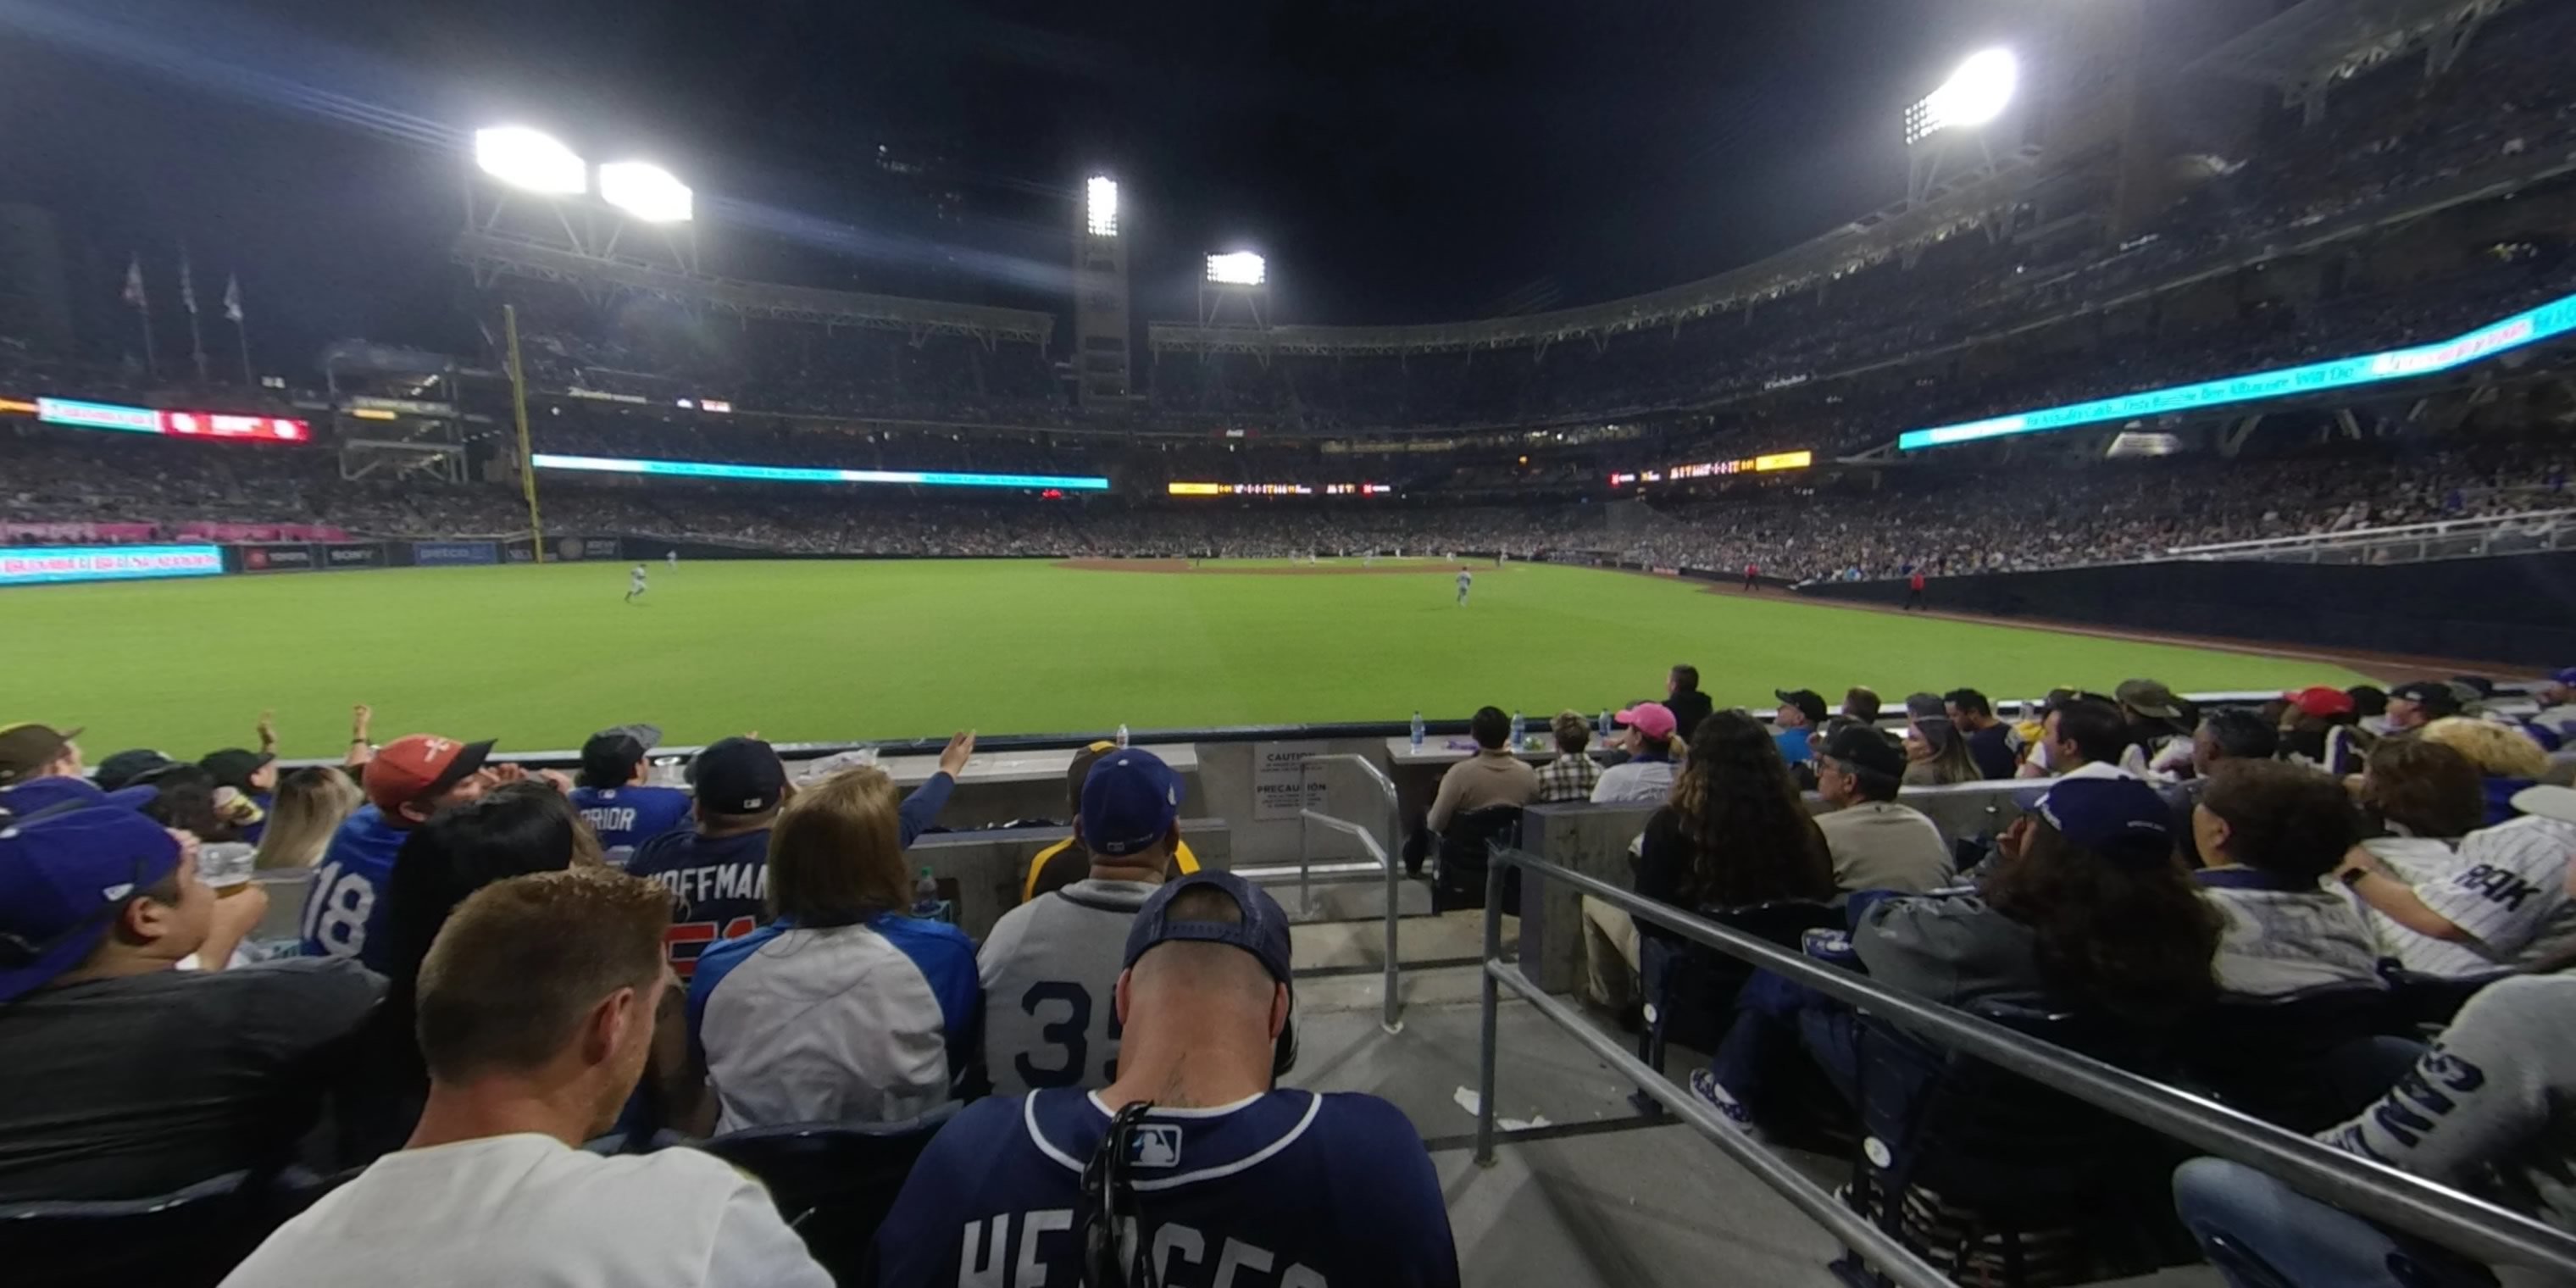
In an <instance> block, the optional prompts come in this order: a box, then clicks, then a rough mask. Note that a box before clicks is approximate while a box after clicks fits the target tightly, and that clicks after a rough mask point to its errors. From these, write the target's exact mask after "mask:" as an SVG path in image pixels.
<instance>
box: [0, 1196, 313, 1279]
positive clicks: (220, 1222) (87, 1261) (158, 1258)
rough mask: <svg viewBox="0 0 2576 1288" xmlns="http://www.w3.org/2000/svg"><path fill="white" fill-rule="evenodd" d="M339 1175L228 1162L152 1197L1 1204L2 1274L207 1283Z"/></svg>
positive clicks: (220, 1276)
mask: <svg viewBox="0 0 2576 1288" xmlns="http://www.w3.org/2000/svg"><path fill="white" fill-rule="evenodd" d="M342 1179H344V1178H343V1177H336V1176H335V1177H331V1178H328V1179H319V1178H316V1177H314V1176H312V1175H311V1174H309V1173H306V1172H303V1171H301V1170H297V1169H290V1170H288V1171H287V1172H285V1173H277V1174H267V1175H262V1174H260V1173H254V1172H248V1171H242V1172H227V1173H225V1174H224V1175H222V1176H217V1177H214V1178H212V1179H209V1180H204V1181H199V1182H198V1183H196V1184H194V1185H191V1186H188V1187H187V1188H185V1189H182V1190H176V1191H173V1192H171V1193H168V1194H162V1195H157V1196H154V1197H152V1198H141V1199H109V1200H77V1201H61V1202H33V1203H11V1204H0V1267H6V1268H7V1269H6V1272H5V1274H0V1279H5V1281H6V1282H8V1283H11V1284H31V1285H33V1284H42V1285H46V1288H89V1286H90V1285H96V1286H97V1288H138V1286H140V1285H150V1286H151V1288H197V1286H199V1285H212V1284H214V1283H217V1282H218V1281H220V1280H222V1279H223V1277H224V1276H225V1275H227V1274H230V1273H231V1272H232V1269H233V1267H234V1266H237V1265H239V1264H241V1261H242V1259H243V1258H245V1257H247V1256H249V1255H250V1253H251V1249H253V1248H256V1247H258V1246H259V1244H260V1240H262V1239H265V1238H267V1237H268V1234H269V1232H270V1231H272V1230H274V1229H276V1228H277V1227H278V1226H279V1225H281V1224H283V1223H284V1222H285V1221H286V1220H287V1218H289V1217H292V1216H294V1215H295V1214H296V1213H298V1212H301V1211H303V1210H304V1209H305V1208H306V1207H308V1206H311V1204H312V1202H313V1201H314V1200H315V1199H317V1198H320V1197H321V1196H322V1195H323V1194H325V1193H328V1192H329V1191H330V1188H331V1187H332V1186H333V1185H336V1184H338V1183H339V1181H340V1180H342Z"/></svg>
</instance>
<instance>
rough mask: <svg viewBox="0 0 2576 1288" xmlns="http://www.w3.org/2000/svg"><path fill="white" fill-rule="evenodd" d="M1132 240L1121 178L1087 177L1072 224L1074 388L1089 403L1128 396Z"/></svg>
mask: <svg viewBox="0 0 2576 1288" xmlns="http://www.w3.org/2000/svg"><path fill="white" fill-rule="evenodd" d="M1127 241H1128V239H1127V238H1126V237H1123V236H1121V235H1120V233H1119V219H1118V181H1117V180H1116V179H1114V178H1111V177H1110V176H1108V175H1105V174H1095V175H1092V176H1091V177H1090V178H1088V179H1085V180H1084V181H1083V184H1082V202H1081V206H1080V209H1078V210H1076V211H1075V212H1074V223H1073V346H1074V349H1073V366H1074V392H1075V395H1076V396H1077V397H1078V398H1080V399H1081V401H1082V405H1083V406H1085V407H1093V406H1101V407H1114V406H1117V405H1119V404H1121V403H1124V402H1126V401H1127V398H1128V393H1129V384H1128V381H1129V378H1130V376H1131V374H1132V368H1131V359H1130V355H1129V352H1128V341H1129V340H1130V338H1131V337H1130V335H1129V333H1128V332H1129V328H1128V320H1127Z"/></svg>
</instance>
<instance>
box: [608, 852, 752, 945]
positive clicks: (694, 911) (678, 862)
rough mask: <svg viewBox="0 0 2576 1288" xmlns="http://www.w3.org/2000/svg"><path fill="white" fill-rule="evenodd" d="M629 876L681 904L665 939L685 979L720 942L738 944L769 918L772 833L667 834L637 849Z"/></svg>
mask: <svg viewBox="0 0 2576 1288" xmlns="http://www.w3.org/2000/svg"><path fill="white" fill-rule="evenodd" d="M626 871H627V872H628V874H630V875H633V876H639V877H642V878H644V879H645V880H647V881H651V882H654V883H655V884H658V885H660V886H661V887H662V888H663V889H665V890H668V891H670V892H671V893H672V895H673V896H675V897H676V898H677V899H678V900H679V906H678V907H677V908H675V909H673V910H672V913H671V929H670V931H669V933H668V934H667V935H666V936H665V937H664V943H665V944H666V945H667V951H668V953H669V955H670V958H671V968H672V969H673V970H676V971H678V972H679V973H680V978H682V979H687V978H689V976H690V975H691V974H692V973H693V972H695V971H696V970H697V969H698V954H700V953H703V952H705V951H706V950H707V949H708V947H710V946H711V945H713V944H715V943H716V942H717V941H719V940H725V939H740V938H742V937H743V936H744V935H748V934H750V933H751V932H752V931H754V930H758V929H759V928H760V923H761V920H762V919H763V918H765V917H767V916H768V915H769V911H768V904H769V829H768V828H765V827H764V828H760V829H758V830H756V831H750V832H737V833H735V834H734V835H732V836H715V837H709V836H700V835H698V834H697V833H696V832H695V831H690V830H685V829H684V830H681V831H676V832H664V833H663V834H661V835H660V836H657V837H654V838H653V839H652V840H649V841H646V842H645V843H644V844H643V845H641V846H638V847H637V848H636V850H635V853H634V854H633V855H632V856H630V857H629V858H628V859H627V860H626Z"/></svg>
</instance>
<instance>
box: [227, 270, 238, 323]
mask: <svg viewBox="0 0 2576 1288" xmlns="http://www.w3.org/2000/svg"><path fill="white" fill-rule="evenodd" d="M224 317H225V319H226V320H228V321H233V322H239V321H241V320H242V307H241V274H239V273H233V274H230V275H228V276H226V277H225V278H224Z"/></svg>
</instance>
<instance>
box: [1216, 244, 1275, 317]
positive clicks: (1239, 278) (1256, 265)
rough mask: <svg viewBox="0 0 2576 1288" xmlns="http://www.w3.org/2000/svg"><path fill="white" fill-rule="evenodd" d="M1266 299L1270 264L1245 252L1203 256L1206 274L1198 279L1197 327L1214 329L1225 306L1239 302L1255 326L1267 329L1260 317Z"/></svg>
mask: <svg viewBox="0 0 2576 1288" xmlns="http://www.w3.org/2000/svg"><path fill="white" fill-rule="evenodd" d="M1269 298H1270V261H1268V260H1266V259H1263V258H1262V257H1261V256H1260V254H1258V253H1257V252H1254V251H1248V250H1236V251H1227V252H1226V253H1224V254H1222V255H1210V256H1208V257H1207V272H1206V273H1205V274H1203V275H1201V277H1200V278H1199V325H1201V326H1215V325H1217V324H1218V323H1219V322H1220V321H1221V320H1222V318H1223V315H1224V313H1225V311H1226V309H1227V307H1228V306H1229V305H1231V304H1235V303H1238V302H1239V303H1241V304H1242V305H1243V309H1244V312H1245V313H1247V314H1249V315H1250V316H1251V318H1252V325H1254V326H1256V327H1262V326H1268V325H1269V322H1268V321H1267V320H1266V319H1264V318H1263V317H1262V314H1263V313H1264V312H1265V311H1267V306H1268V303H1269Z"/></svg>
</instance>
